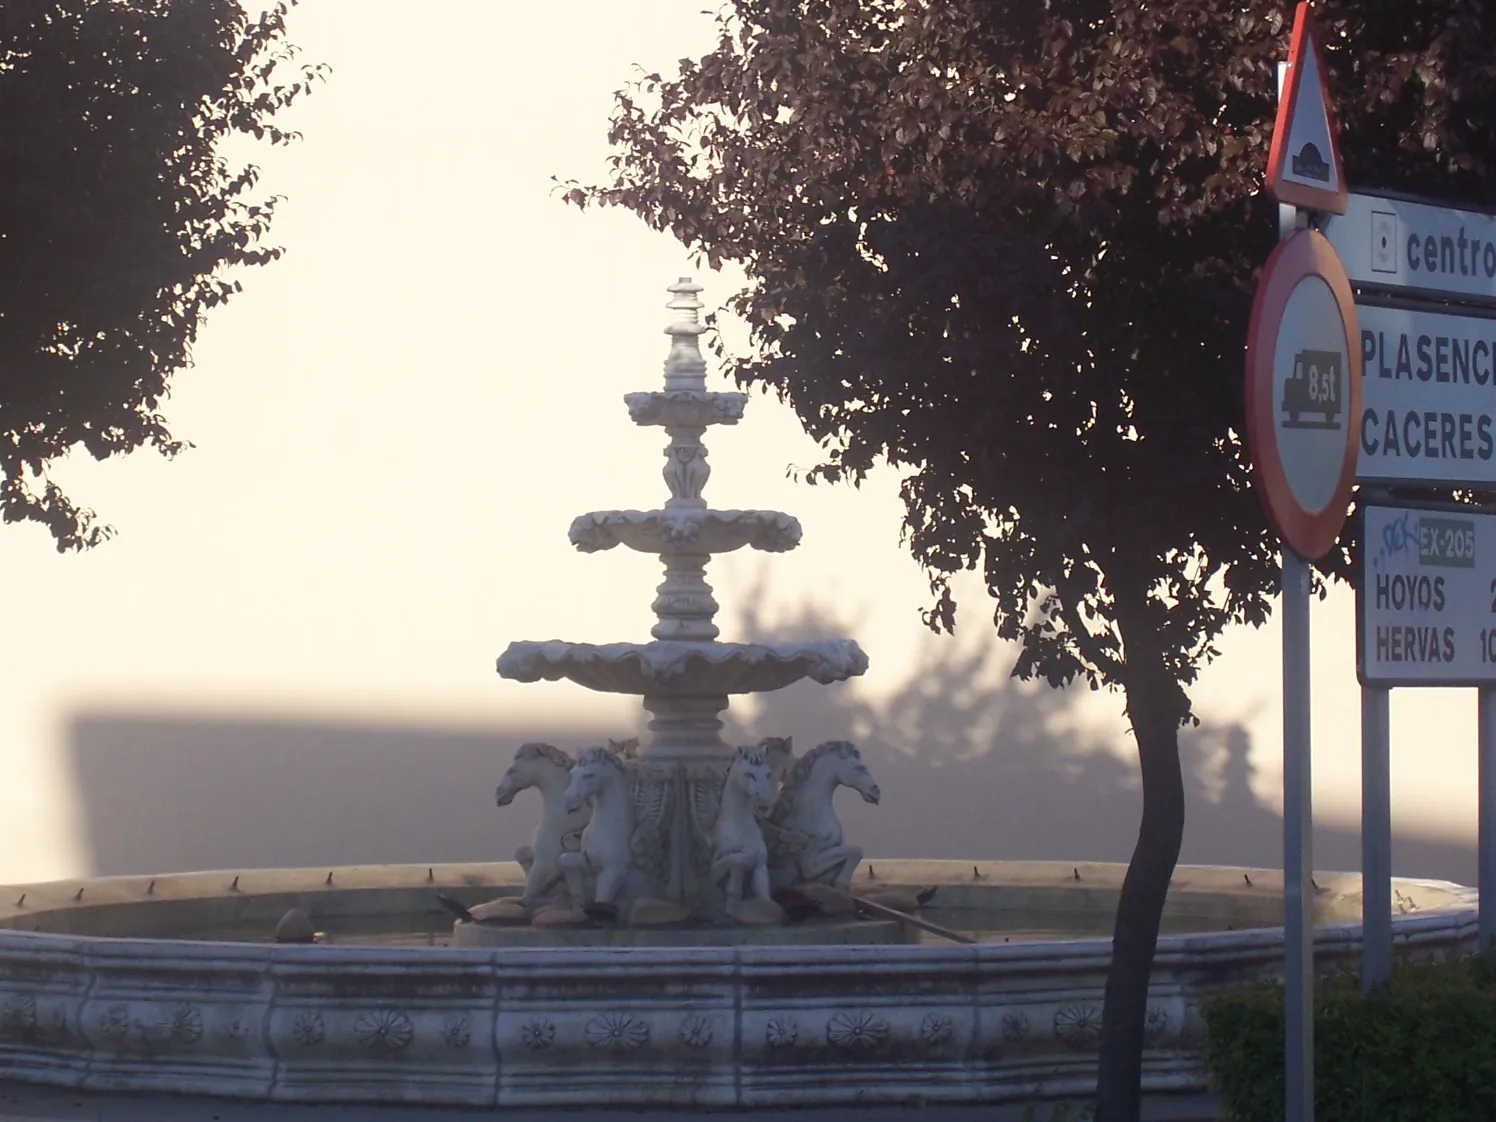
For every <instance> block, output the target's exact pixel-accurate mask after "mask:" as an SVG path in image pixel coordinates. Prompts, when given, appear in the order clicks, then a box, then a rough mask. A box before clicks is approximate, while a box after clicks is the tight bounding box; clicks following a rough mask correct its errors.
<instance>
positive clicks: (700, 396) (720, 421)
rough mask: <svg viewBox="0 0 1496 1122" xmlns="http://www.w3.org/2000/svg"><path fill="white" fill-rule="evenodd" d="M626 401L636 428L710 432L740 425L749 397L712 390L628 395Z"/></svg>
mask: <svg viewBox="0 0 1496 1122" xmlns="http://www.w3.org/2000/svg"><path fill="white" fill-rule="evenodd" d="M623 401H624V404H625V405H627V406H628V411H629V418H630V419H631V420H632V421H633V422H634V424H636V425H664V426H666V427H669V428H706V427H707V426H708V425H735V424H737V423H738V422H739V421H740V420H742V419H743V409H744V408H745V407H746V406H747V404H748V395H747V394H743V393H716V392H713V391H711V390H664V391H661V390H653V391H645V392H642V393H629V394H624V395H623Z"/></svg>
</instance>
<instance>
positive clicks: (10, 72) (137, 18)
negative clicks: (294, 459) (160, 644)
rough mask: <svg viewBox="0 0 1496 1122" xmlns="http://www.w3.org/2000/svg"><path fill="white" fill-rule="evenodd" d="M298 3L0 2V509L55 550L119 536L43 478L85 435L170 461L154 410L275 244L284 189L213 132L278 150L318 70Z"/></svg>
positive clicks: (99, 443) (87, 444) (100, 447)
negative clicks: (292, 18)
mask: <svg viewBox="0 0 1496 1122" xmlns="http://www.w3.org/2000/svg"><path fill="white" fill-rule="evenodd" d="M294 2H295V0H288V2H286V3H280V4H277V5H276V6H275V7H274V8H271V9H270V10H268V11H265V12H264V13H263V14H261V15H260V16H259V17H257V18H253V19H251V18H250V17H249V16H248V15H247V14H246V12H245V10H244V8H243V6H242V4H241V3H240V2H239V0H5V2H4V5H3V7H0V510H3V512H4V518H5V521H7V522H18V521H26V520H29V521H35V522H40V523H42V524H44V525H45V526H46V527H47V528H48V529H49V530H50V531H51V533H52V535H53V538H54V539H55V541H56V543H57V548H58V549H59V550H60V551H61V550H67V549H77V548H82V547H84V546H89V545H93V544H96V543H97V542H98V541H100V540H101V539H102V538H103V537H104V536H106V535H107V533H108V530H107V528H105V527H103V526H101V525H99V524H98V523H97V522H96V521H95V520H94V518H93V515H92V514H91V512H89V511H87V510H84V509H81V508H79V507H78V506H76V505H75V504H74V503H73V501H72V500H71V499H70V498H69V497H68V496H67V495H66V494H64V493H63V491H62V490H61V488H59V487H58V486H57V485H56V484H55V483H54V482H52V481H51V480H50V479H49V478H48V466H49V465H50V464H51V463H52V462H53V461H55V460H57V459H58V458H59V457H61V456H64V455H66V454H67V453H68V452H69V451H70V450H71V449H73V448H76V447H82V448H83V449H84V450H86V451H87V452H88V453H89V454H90V455H92V456H94V457H95V458H98V459H103V458H105V457H107V456H113V455H116V454H119V453H122V452H130V451H133V450H134V449H136V448H139V447H141V446H142V445H149V446H150V447H152V448H155V449H156V450H157V451H159V452H161V453H163V454H165V455H168V456H170V455H174V454H175V453H176V452H178V451H180V450H181V449H182V448H183V447H184V445H183V444H182V442H180V441H178V440H176V439H175V438H174V437H173V436H172V434H171V432H170V430H169V429H168V427H167V422H166V419H165V418H164V417H163V416H162V415H161V413H160V412H159V409H160V405H161V401H162V399H163V398H164V397H165V396H166V394H167V392H168V388H169V384H170V379H171V376H172V375H173V374H174V373H175V372H176V371H178V370H180V369H181V368H182V367H184V366H187V365H188V364H189V363H190V362H191V358H192V345H193V342H194V340H195V339H196V337H197V330H198V327H199V326H200V324H201V323H202V321H203V316H204V313H205V312H206V311H207V309H209V308H212V307H214V306H215V305H217V304H221V303H223V302H224V301H225V300H227V299H228V298H229V297H230V296H232V295H233V294H234V293H235V292H238V291H239V283H238V282H237V281H236V280H233V279H231V276H230V274H229V269H230V267H232V266H235V265H262V264H265V263H266V262H268V261H270V260H273V259H274V258H276V257H279V256H280V253H281V251H280V249H278V248H275V247H271V246H268V245H266V244H265V243H264V238H265V236H266V233H267V232H268V229H269V225H270V220H271V217H272V215H273V213H274V210H275V200H274V199H273V198H257V197H256V196H255V193H254V192H255V186H256V180H257V178H258V171H257V169H256V168H255V167H254V166H242V167H233V166H230V165H229V164H228V163H227V162H225V160H224V159H223V158H222V157H221V156H220V155H219V147H220V142H221V141H223V140H224V139H225V138H226V137H228V136H229V135H230V134H233V133H250V134H253V135H254V136H255V137H257V138H263V139H268V140H269V141H270V142H271V143H273V144H284V143H287V142H288V141H290V140H292V139H293V138H294V137H295V134H294V133H290V132H286V131H283V130H281V129H279V128H277V127H276V126H275V125H274V124H273V123H272V122H273V119H274V117H275V115H276V114H277V113H278V112H279V111H280V110H282V109H284V108H285V107H286V106H288V105H290V104H291V102H292V101H294V100H295V99H296V98H297V97H298V96H300V95H301V94H302V93H305V92H306V91H307V90H308V89H309V88H310V86H311V84H312V82H313V81H314V80H316V79H317V78H318V77H320V76H321V73H322V68H319V67H306V66H302V67H296V66H294V65H293V64H292V61H291V60H292V59H293V56H294V48H293V47H291V46H289V45H287V44H285V43H284V41H283V40H284V34H285V17H286V14H287V11H288V8H289V7H290V5H291V4H292V3H294Z"/></svg>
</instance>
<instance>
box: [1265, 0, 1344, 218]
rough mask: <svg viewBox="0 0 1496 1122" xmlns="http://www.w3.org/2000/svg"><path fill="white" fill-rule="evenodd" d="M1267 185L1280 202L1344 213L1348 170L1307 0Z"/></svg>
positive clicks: (1298, 15) (1296, 22) (1299, 16)
mask: <svg viewBox="0 0 1496 1122" xmlns="http://www.w3.org/2000/svg"><path fill="white" fill-rule="evenodd" d="M1267 189H1268V190H1269V191H1271V192H1272V194H1273V197H1274V198H1276V199H1277V200H1278V201H1279V202H1280V203H1288V204H1289V205H1290V206H1299V207H1304V208H1305V209H1307V210H1322V211H1327V212H1329V213H1330V214H1344V213H1345V195H1346V189H1345V172H1344V171H1342V170H1341V167H1340V146H1339V145H1338V144H1337V143H1336V142H1335V116H1334V114H1333V113H1331V112H1330V100H1329V98H1328V96H1326V93H1325V67H1324V60H1323V59H1322V58H1321V57H1320V53H1319V39H1318V37H1317V36H1316V35H1315V31H1314V17H1313V16H1311V15H1310V14H1309V4H1308V3H1307V0H1301V2H1300V3H1299V6H1298V9H1297V10H1296V11H1295V12H1294V17H1293V38H1292V39H1291V40H1290V42H1289V46H1288V68H1287V72H1286V74H1285V76H1284V81H1283V90H1282V92H1281V93H1280V94H1279V97H1278V119H1277V122H1276V123H1275V124H1274V126H1273V143H1272V148H1271V149H1270V150H1269V152H1268V157H1267Z"/></svg>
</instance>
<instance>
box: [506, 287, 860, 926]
mask: <svg viewBox="0 0 1496 1122" xmlns="http://www.w3.org/2000/svg"><path fill="white" fill-rule="evenodd" d="M700 291H701V287H700V286H699V285H696V284H693V283H691V281H690V280H689V279H688V278H682V279H681V280H680V282H679V283H677V284H675V285H672V286H671V288H670V292H671V294H672V299H671V301H670V303H669V305H668V306H669V308H670V309H671V310H672V311H673V312H674V313H675V316H674V319H673V321H672V322H671V324H670V326H669V327H667V328H666V329H665V330H666V333H667V334H669V336H670V338H671V346H670V353H669V356H668V357H667V359H666V361H665V386H664V389H663V390H656V391H652V392H646V393H632V394H628V395H626V396H625V398H624V400H625V402H626V403H627V405H628V409H629V414H630V416H631V417H632V418H633V420H634V423H635V424H639V425H658V426H661V427H663V428H664V429H665V432H666V434H667V435H668V437H669V444H668V445H667V446H666V448H665V468H664V478H665V484H666V486H667V487H668V488H669V491H670V498H669V499H668V500H667V501H666V503H665V505H664V507H663V508H662V509H659V510H608V511H596V512H593V513H591V514H584V515H582V516H580V517H579V518H577V519H575V520H574V521H573V522H572V524H571V532H570V538H571V542H572V544H573V545H574V546H575V547H576V548H577V549H579V550H581V551H582V552H585V553H592V552H597V551H600V550H607V549H612V548H613V547H614V546H616V545H623V546H626V547H627V548H629V549H633V550H637V551H639V552H643V553H654V554H658V555H659V557H660V560H661V561H662V562H663V564H664V567H665V579H664V581H663V583H661V584H660V586H659V587H658V589H657V590H656V593H657V594H656V596H655V600H654V603H653V605H652V609H653V611H654V613H655V616H656V619H657V622H656V623H655V626H654V627H653V628H652V629H651V634H652V635H653V636H654V641H653V642H650V643H603V644H594V643H569V642H561V641H550V642H520V643H511V644H510V646H509V648H508V649H507V650H506V651H505V652H504V653H503V655H501V656H500V658H499V662H498V669H499V673H500V675H502V676H503V677H505V678H510V679H513V680H516V681H521V682H535V681H542V680H544V681H560V680H563V679H564V680H568V681H572V682H575V683H577V684H578V685H580V686H584V687H586V688H587V689H592V690H600V691H605V692H608V693H626V694H634V695H637V696H639V697H641V698H642V699H643V704H644V708H645V709H646V710H647V711H648V712H649V713H650V715H651V717H652V718H653V719H652V720H651V721H650V722H649V730H650V733H651V738H650V739H649V741H648V743H647V744H645V745H644V747H643V749H642V751H641V752H640V753H639V758H638V759H637V760H636V761H630V762H629V764H628V765H627V766H628V767H629V768H630V769H632V770H631V771H630V773H629V776H628V781H629V784H630V785H631V787H632V789H633V797H632V799H631V800H630V808H629V809H631V811H632V816H631V819H630V822H629V823H628V826H627V837H625V836H624V829H625V828H624V826H622V825H619V826H618V827H617V828H616V833H617V837H616V839H615V842H614V843H613V844H614V845H615V847H616V846H618V845H623V846H625V847H626V849H627V855H626V858H627V861H628V868H627V869H626V870H625V872H624V873H623V874H620V875H619V876H616V877H604V876H602V875H600V872H601V871H600V870H598V869H590V870H589V872H590V878H589V879H590V883H592V884H593V885H594V886H597V885H600V886H601V889H600V890H599V889H597V888H596V887H594V889H592V890H591V891H592V893H594V894H595V896H596V899H597V900H600V901H602V902H603V903H604V904H606V905H609V906H613V905H617V904H619V903H623V902H627V901H628V900H629V899H637V898H640V897H643V896H652V895H663V896H666V897H668V898H670V899H673V900H676V901H679V902H681V903H683V904H685V905H687V906H688V907H690V909H691V910H692V911H693V913H695V914H698V915H701V916H703V917H705V916H710V915H712V914H714V913H719V912H720V911H721V892H720V889H719V887H718V886H717V885H716V883H715V877H714V875H713V873H712V865H713V854H712V851H713V845H712V832H713V827H714V825H715V824H716V820H717V818H718V815H719V813H720V811H721V806H722V798H723V788H724V782H725V780H726V776H727V771H728V767H729V765H730V764H731V763H732V759H733V750H732V749H731V748H729V747H728V745H727V744H726V743H725V742H724V741H723V740H722V736H721V730H722V721H721V717H720V714H721V713H722V711H723V710H724V709H726V708H727V706H728V699H729V696H730V695H731V694H744V693H763V692H767V691H770V690H777V689H782V688H783V687H785V686H788V685H790V684H791V683H794V682H798V681H800V680H801V679H804V678H810V679H812V680H813V681H816V682H821V683H823V684H829V683H832V682H840V681H843V680H845V679H847V678H851V677H854V676H856V675H859V674H862V673H864V672H865V671H866V670H867V666H868V660H867V656H866V655H865V654H864V653H863V652H862V649H861V648H860V647H859V646H858V645H857V644H856V643H855V642H853V641H852V640H850V639H837V640H828V641H822V642H799V643H723V642H719V641H718V639H717V636H718V634H719V630H718V628H717V625H716V624H715V623H714V622H713V619H714V617H715V616H716V613H717V608H718V605H717V601H716V600H715V599H714V598H713V596H712V589H711V586H710V585H709V584H707V582H706V566H707V563H708V562H709V561H710V560H711V558H712V555H713V554H716V553H726V552H731V551H733V550H737V549H741V548H743V547H745V546H751V547H752V548H754V549H760V550H765V551H767V552H771V553H782V552H785V551H787V550H790V549H793V548H795V546H796V545H798V544H799V542H800V523H799V522H798V521H797V520H796V519H794V518H792V517H791V516H790V515H788V514H782V513H780V512H778V511H767V510H712V509H711V508H709V507H708V506H707V505H706V501H705V500H704V499H703V498H702V490H703V488H704V487H705V485H706V482H707V478H708V477H709V475H710V474H711V469H710V468H709V467H708V465H707V451H706V448H705V446H704V445H703V444H702V442H701V437H702V434H703V433H704V432H705V431H706V429H707V428H708V427H709V426H711V425H719V424H722V425H732V424H736V423H737V422H738V420H739V419H740V418H741V417H742V415H743V408H744V406H745V405H746V404H747V395H745V394H741V393H717V392H713V391H710V390H708V389H707V388H706V363H705V361H704V360H703V358H702V355H701V349H700V345H699V336H700V335H701V333H702V332H703V331H704V330H705V328H704V326H703V325H702V324H701V322H700V320H699V315H698V313H699V311H700V309H701V307H702V304H701V301H700V300H698V299H697V293H699V292H700ZM578 766H579V767H581V766H582V763H579V764H578ZM589 798H590V799H591V801H592V804H593V813H592V818H593V822H594V824H595V825H594V826H591V827H589V829H592V830H593V831H594V832H596V831H597V830H599V829H602V827H601V825H600V816H601V815H604V814H605V808H604V802H605V798H606V796H603V795H600V794H593V795H590V796H589ZM592 864H593V865H596V864H598V861H597V860H594V861H593V862H592ZM615 881H617V882H618V883H617V885H616V886H615V883H614V882H615Z"/></svg>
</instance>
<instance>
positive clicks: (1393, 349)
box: [1356, 301, 1496, 488]
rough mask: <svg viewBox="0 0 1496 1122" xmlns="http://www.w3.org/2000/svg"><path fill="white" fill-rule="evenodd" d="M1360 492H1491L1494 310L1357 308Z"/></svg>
mask: <svg viewBox="0 0 1496 1122" xmlns="http://www.w3.org/2000/svg"><path fill="white" fill-rule="evenodd" d="M1356 320H1357V324H1358V327H1359V330H1360V338H1361V363H1362V382H1361V424H1360V432H1359V441H1360V454H1359V456H1358V457H1357V460H1356V479H1357V480H1358V481H1359V482H1362V483H1385V484H1432V485H1438V486H1455V485H1465V486H1472V487H1486V488H1489V487H1496V311H1492V312H1490V313H1488V314H1486V315H1450V314H1448V313H1447V312H1442V311H1431V310H1429V309H1428V308H1422V307H1416V306H1407V305H1401V306H1385V305H1377V304H1371V303H1367V302H1364V301H1363V302H1358V303H1357V305H1356Z"/></svg>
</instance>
